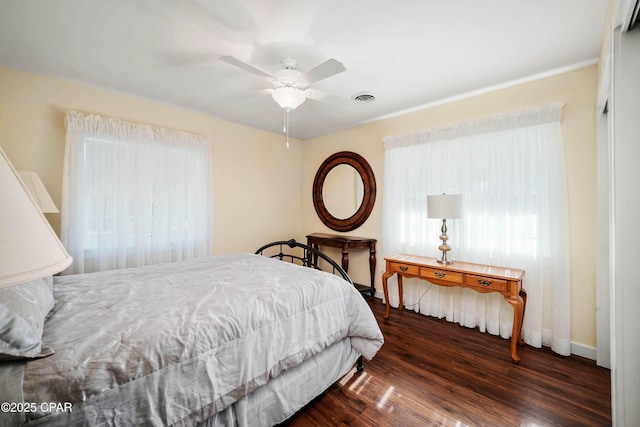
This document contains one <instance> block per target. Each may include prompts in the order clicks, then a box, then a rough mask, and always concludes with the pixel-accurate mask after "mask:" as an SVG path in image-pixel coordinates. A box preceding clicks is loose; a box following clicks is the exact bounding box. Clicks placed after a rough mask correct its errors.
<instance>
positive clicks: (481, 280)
mask: <svg viewBox="0 0 640 427" xmlns="http://www.w3.org/2000/svg"><path fill="white" fill-rule="evenodd" d="M478 283H479V284H480V286H491V280H483V279H478Z"/></svg>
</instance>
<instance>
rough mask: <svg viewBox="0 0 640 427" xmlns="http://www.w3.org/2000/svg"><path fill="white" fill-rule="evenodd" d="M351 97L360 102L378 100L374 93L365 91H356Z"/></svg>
mask: <svg viewBox="0 0 640 427" xmlns="http://www.w3.org/2000/svg"><path fill="white" fill-rule="evenodd" d="M351 99H353V100H354V101H358V102H373V101H375V100H376V97H375V96H373V94H371V93H366V92H363V93H356V94H355V95H353V96H352V97H351Z"/></svg>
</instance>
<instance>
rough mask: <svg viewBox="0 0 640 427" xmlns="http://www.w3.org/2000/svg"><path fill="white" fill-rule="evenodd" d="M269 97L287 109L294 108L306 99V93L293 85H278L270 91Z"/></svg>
mask: <svg viewBox="0 0 640 427" xmlns="http://www.w3.org/2000/svg"><path fill="white" fill-rule="evenodd" d="M271 97H272V98H273V100H274V101H276V102H277V103H278V105H279V106H280V107H281V108H284V109H285V110H287V111H291V110H295V109H296V108H298V107H299V106H300V105H301V104H302V103H303V102H304V101H305V99H307V94H306V93H305V91H303V90H301V89H296V88H294V87H288V86H285V87H279V88H277V89H274V90H273V92H271Z"/></svg>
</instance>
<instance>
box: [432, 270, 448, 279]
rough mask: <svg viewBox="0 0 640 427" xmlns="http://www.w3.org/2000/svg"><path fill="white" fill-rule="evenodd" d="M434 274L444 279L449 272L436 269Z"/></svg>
mask: <svg viewBox="0 0 640 427" xmlns="http://www.w3.org/2000/svg"><path fill="white" fill-rule="evenodd" d="M433 274H435V275H436V277H437V278H438V279H443V278H444V276H446V275H447V273H443V272H442V271H434V272H433Z"/></svg>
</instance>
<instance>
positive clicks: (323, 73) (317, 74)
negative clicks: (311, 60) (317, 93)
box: [302, 58, 347, 84]
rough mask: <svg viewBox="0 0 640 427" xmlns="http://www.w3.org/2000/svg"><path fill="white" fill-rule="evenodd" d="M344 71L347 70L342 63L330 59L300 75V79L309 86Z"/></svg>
mask: <svg viewBox="0 0 640 427" xmlns="http://www.w3.org/2000/svg"><path fill="white" fill-rule="evenodd" d="M346 70H347V69H346V68H344V65H342V62H340V61H336V60H335V59H333V58H331V59H328V60H326V61H324V62H323V63H322V64H320V65H318V66H316V67H314V68H312V69H310V70H309V71H307V72H306V73H304V74H303V75H302V79H304V80H305V81H306V82H307V84H311V83H313V82H317V81H320V80H322V79H326V78H327V77H331V76H334V75H336V74H339V73H342V72H343V71H346Z"/></svg>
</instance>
